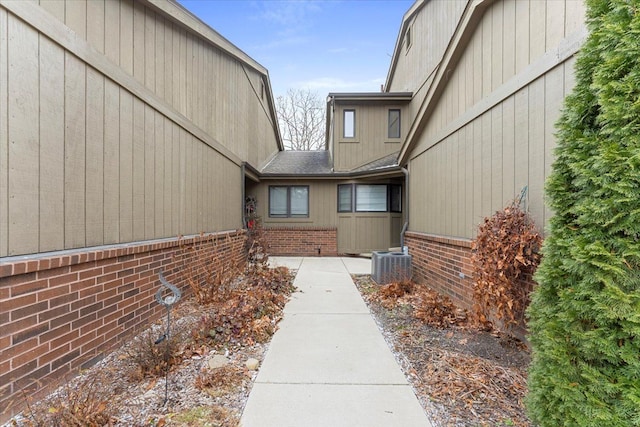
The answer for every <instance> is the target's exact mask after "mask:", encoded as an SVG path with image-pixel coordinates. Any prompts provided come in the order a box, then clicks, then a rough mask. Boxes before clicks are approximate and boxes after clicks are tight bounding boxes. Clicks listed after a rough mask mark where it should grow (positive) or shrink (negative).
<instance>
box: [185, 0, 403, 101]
mask: <svg viewBox="0 0 640 427" xmlns="http://www.w3.org/2000/svg"><path fill="white" fill-rule="evenodd" d="M180 3H181V4H182V5H183V6H185V7H186V8H187V9H189V10H190V11H191V12H192V13H193V14H195V15H196V16H198V17H199V18H200V19H201V20H203V21H204V22H206V23H207V24H208V25H209V26H210V27H212V28H213V29H214V30H216V31H217V32H218V33H220V34H221V35H222V36H223V37H225V38H226V39H228V40H229V41H230V42H232V43H233V44H234V45H236V46H237V47H239V48H240V49H242V50H243V51H244V52H246V53H247V54H248V55H249V56H251V57H252V58H253V59H255V60H256V61H258V62H259V63H260V64H262V65H263V66H264V67H266V68H267V69H268V70H269V77H270V79H271V84H272V86H273V92H274V95H275V96H278V95H283V94H284V93H286V91H287V89H289V88H305V89H311V90H313V91H315V92H317V93H318V94H320V95H321V96H322V97H324V96H325V95H326V94H327V93H329V92H365V91H366V92H370V91H374V92H375V91H379V90H380V85H381V84H383V83H384V80H385V78H386V76H387V71H388V68H389V62H390V60H391V55H392V53H393V48H394V46H395V42H396V38H397V35H398V30H399V29H400V24H401V22H402V16H403V15H404V13H405V12H406V11H407V10H408V9H409V8H410V7H411V5H412V4H413V0H343V1H338V0H331V1H330V0H297V1H293V0H289V1H277V0H266V1H256V0H235V1H234V0H180Z"/></svg>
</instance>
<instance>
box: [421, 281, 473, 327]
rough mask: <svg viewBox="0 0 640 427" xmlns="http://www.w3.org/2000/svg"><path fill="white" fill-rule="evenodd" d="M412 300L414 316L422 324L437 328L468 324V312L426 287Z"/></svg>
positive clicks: (422, 287)
mask: <svg viewBox="0 0 640 427" xmlns="http://www.w3.org/2000/svg"><path fill="white" fill-rule="evenodd" d="M418 288H419V291H417V292H416V294H415V297H414V298H413V299H412V305H413V309H414V311H413V315H414V317H415V318H416V319H419V320H421V321H422V322H424V323H426V324H428V325H430V326H435V327H437V328H446V327H448V326H451V325H463V324H465V323H466V322H467V312H466V310H463V309H460V308H456V306H455V305H453V303H452V302H451V300H450V299H449V297H447V296H445V295H441V294H439V293H438V292H436V291H434V290H433V289H431V288H428V287H426V286H420V287H418Z"/></svg>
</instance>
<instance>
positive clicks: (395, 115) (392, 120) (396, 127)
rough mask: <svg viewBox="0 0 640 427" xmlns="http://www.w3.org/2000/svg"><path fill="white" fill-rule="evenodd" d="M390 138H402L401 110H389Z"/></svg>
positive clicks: (388, 134) (388, 133)
mask: <svg viewBox="0 0 640 427" xmlns="http://www.w3.org/2000/svg"><path fill="white" fill-rule="evenodd" d="M387 136H388V137H389V138H400V110H389V128H388V131H387Z"/></svg>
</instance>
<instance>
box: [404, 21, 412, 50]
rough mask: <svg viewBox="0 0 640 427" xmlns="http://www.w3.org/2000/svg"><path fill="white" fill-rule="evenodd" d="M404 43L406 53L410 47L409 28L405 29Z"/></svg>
mask: <svg viewBox="0 0 640 427" xmlns="http://www.w3.org/2000/svg"><path fill="white" fill-rule="evenodd" d="M404 42H405V46H406V50H407V52H408V51H409V48H410V47H411V27H409V28H407V32H406V33H404Z"/></svg>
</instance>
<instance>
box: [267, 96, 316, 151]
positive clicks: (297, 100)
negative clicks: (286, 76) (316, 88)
mask: <svg viewBox="0 0 640 427" xmlns="http://www.w3.org/2000/svg"><path fill="white" fill-rule="evenodd" d="M276 112H277V114H278V123H279V125H280V131H281V132H282V140H283V142H284V145H285V148H286V149H288V150H319V149H322V148H323V146H324V143H325V134H324V122H325V106H324V102H323V100H322V98H321V97H320V96H319V95H318V94H317V93H316V92H312V91H310V90H308V89H289V90H288V91H287V94H286V95H284V96H278V97H277V98H276Z"/></svg>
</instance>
